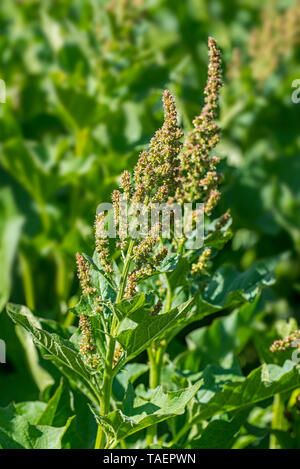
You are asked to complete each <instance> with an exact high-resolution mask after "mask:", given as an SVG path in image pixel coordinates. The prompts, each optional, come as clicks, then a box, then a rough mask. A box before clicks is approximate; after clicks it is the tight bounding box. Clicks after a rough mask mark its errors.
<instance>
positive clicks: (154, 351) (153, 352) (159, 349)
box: [146, 275, 172, 447]
mask: <svg viewBox="0 0 300 469" xmlns="http://www.w3.org/2000/svg"><path fill="white" fill-rule="evenodd" d="M165 278H166V281H167V295H166V301H165V306H164V313H166V312H167V311H169V310H170V308H171V306H172V289H171V285H170V282H169V279H168V276H167V275H165ZM165 351H166V343H165V341H162V342H161V343H160V344H158V345H156V346H155V345H153V346H152V347H149V348H148V357H149V362H150V376H149V385H150V388H152V389H155V388H156V387H157V386H159V385H160V381H161V370H162V365H163V357H164V353H165ZM156 435H157V425H152V426H151V427H150V428H149V429H148V431H147V439H146V443H147V447H148V446H150V445H151V444H152V443H153V442H154V441H155V438H156Z"/></svg>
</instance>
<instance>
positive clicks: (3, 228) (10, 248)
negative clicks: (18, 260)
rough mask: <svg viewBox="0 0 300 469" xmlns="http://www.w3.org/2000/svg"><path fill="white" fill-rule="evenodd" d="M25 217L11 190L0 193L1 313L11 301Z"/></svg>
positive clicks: (2, 190) (3, 190)
mask: <svg viewBox="0 0 300 469" xmlns="http://www.w3.org/2000/svg"><path fill="white" fill-rule="evenodd" d="M23 221H24V220H23V217H22V216H21V215H20V214H19V213H18V211H17V208H16V206H15V203H14V200H13V196H12V193H11V191H10V190H9V189H7V188H5V189H1V191H0V265H1V274H0V275H1V276H0V312H1V311H2V309H3V307H4V306H5V303H6V302H7V301H8V299H9V295H10V288H11V275H12V265H13V261H14V257H15V255H16V249H17V246H18V242H19V239H20V234H21V229H22V225H23Z"/></svg>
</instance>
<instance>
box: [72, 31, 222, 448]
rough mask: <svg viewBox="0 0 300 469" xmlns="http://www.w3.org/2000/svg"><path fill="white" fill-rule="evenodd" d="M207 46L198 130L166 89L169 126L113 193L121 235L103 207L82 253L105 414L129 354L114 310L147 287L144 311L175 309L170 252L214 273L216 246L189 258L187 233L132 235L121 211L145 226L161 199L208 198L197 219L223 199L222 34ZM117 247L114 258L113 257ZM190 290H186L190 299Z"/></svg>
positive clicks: (87, 339)
mask: <svg viewBox="0 0 300 469" xmlns="http://www.w3.org/2000/svg"><path fill="white" fill-rule="evenodd" d="M208 46H209V67H208V80H207V85H206V88H205V104H204V107H203V109H202V112H201V114H200V115H199V116H198V117H196V118H195V119H194V121H193V129H192V131H191V132H190V133H189V134H188V135H187V137H186V139H185V140H183V137H184V134H183V131H182V130H181V128H180V126H179V123H178V117H177V111H176V107H175V101H174V98H173V96H172V95H171V93H170V91H168V90H166V91H164V93H163V97H162V101H163V108H164V122H163V125H162V127H161V128H160V129H159V130H158V131H157V132H156V133H155V135H154V137H153V138H152V139H151V141H150V145H149V148H148V150H146V151H143V152H142V153H141V154H140V156H139V159H138V162H137V164H136V166H135V168H134V170H133V173H132V174H131V173H130V172H129V171H124V172H123V174H122V176H121V182H120V189H119V190H115V191H114V192H113V195H112V201H113V216H114V221H115V227H116V235H117V236H116V237H117V239H116V240H112V241H111V240H110V239H109V238H108V235H107V233H106V231H105V226H106V225H105V224H106V219H105V216H104V214H103V213H99V214H97V217H96V221H95V244H96V249H95V253H94V256H93V259H92V260H91V259H90V258H88V256H82V255H79V254H77V265H78V277H79V280H80V285H81V289H82V295H83V296H82V300H81V303H82V304H83V306H82V309H80V310H79V315H80V321H79V327H80V329H81V336H82V337H81V343H80V352H81V354H82V355H83V357H84V360H85V362H86V363H88V364H89V365H90V366H91V367H92V368H94V369H95V368H97V369H98V368H99V366H100V367H101V366H102V367H103V396H102V400H101V406H100V407H101V414H102V415H106V413H107V412H108V410H109V397H107V395H110V389H111V383H112V376H113V374H114V372H115V370H118V367H119V365H120V364H122V360H123V358H124V353H126V350H125V351H124V349H123V347H122V345H121V344H120V343H119V342H118V341H117V340H116V337H117V334H116V333H117V331H118V325H119V321H120V317H119V316H118V315H117V314H115V312H116V311H119V312H120V308H121V306H120V305H122V302H126V301H127V302H129V301H133V300H134V299H135V298H138V295H140V294H141V292H142V291H144V292H145V291H146V292H147V294H148V293H149V294H150V293H151V295H152V296H151V295H150V296H151V298H152V299H151V300H150V299H149V300H148V299H147V301H149V304H147V307H146V308H145V314H148V315H149V316H153V317H154V316H157V315H161V314H164V313H167V312H169V311H170V309H171V308H172V301H173V300H172V286H171V283H170V281H169V277H168V275H167V274H166V273H165V272H166V270H163V267H162V266H163V263H166V260H167V259H168V256H170V255H173V256H175V257H174V258H173V260H174V259H175V258H176V259H177V262H178V259H179V258H181V257H182V256H183V252H184V251H185V252H186V254H187V256H186V257H185V259H186V260H185V262H188V265H189V268H188V269H187V275H190V276H195V278H196V279H197V278H199V276H200V277H201V275H207V267H208V264H209V261H210V257H211V254H212V249H211V248H210V246H209V245H208V246H204V247H203V249H200V250H199V249H198V251H196V255H198V260H197V258H196V259H195V256H194V255H193V256H192V257H193V258H189V257H188V254H189V251H188V249H189V248H187V247H186V244H185V242H186V237H185V235H182V237H180V238H179V239H176V240H174V239H172V241H170V239H166V238H164V236H163V232H162V224H161V222H160V220H158V221H157V222H156V223H155V224H154V225H153V226H151V229H149V230H148V231H147V232H146V234H145V235H144V236H140V237H133V236H131V232H130V230H129V233H128V225H130V224H131V221H132V215H130V214H129V218H128V219H127V218H126V223H125V224H124V222H123V221H122V216H121V215H122V213H123V212H122V211H123V210H124V204H125V205H126V207H127V206H129V207H138V210H137V211H134V215H133V218H134V221H135V222H136V225H138V224H139V221H138V220H137V219H138V218H139V217H138V215H139V214H140V213H141V212H143V213H144V215H146V219H148V217H150V214H151V211H152V209H153V207H154V206H155V205H156V204H165V205H167V206H171V205H172V204H174V203H175V204H177V206H179V208H180V210H181V207H182V206H183V205H184V204H185V203H188V204H194V203H196V202H197V203H200V204H202V213H200V212H199V209H194V208H193V209H192V217H191V218H192V223H194V224H195V222H197V217H199V216H204V215H205V216H210V215H211V213H212V211H213V209H214V208H215V206H216V204H217V202H218V200H219V198H220V192H219V189H218V185H219V183H220V175H219V174H218V173H217V164H218V163H219V158H218V157H217V156H214V155H212V151H213V149H214V148H215V146H216V145H217V143H218V142H219V139H220V129H219V127H218V126H217V124H216V122H215V119H216V117H217V108H218V99H219V92H220V88H221V86H222V70H221V54H220V51H219V49H218V47H217V44H216V41H215V40H214V39H212V38H209V41H208ZM126 210H127V208H126ZM121 212H122V213H121ZM173 216H174V214H173ZM130 217H131V218H130ZM228 219H229V214H228V213H226V214H225V215H223V217H221V218H220V219H219V220H217V221H216V222H215V223H214V225H213V228H212V230H214V231H217V230H221V229H223V228H224V226H225V225H226V224H227V222H228ZM128 220H129V223H128ZM173 221H174V218H173ZM174 226H175V222H174ZM174 226H173V232H174V229H175V228H174ZM210 226H212V225H210ZM112 246H113V250H114V256H113V259H114V261H112V257H111V256H110V249H112ZM194 254H195V253H194ZM174 262H175V261H174ZM175 268H176V267H174V268H173V270H174V269H175ZM90 269H91V271H92V272H94V275H92V274H91V272H90ZM95 271H96V272H97V275H96V277H97V280H96V281H95ZM154 275H157V276H158V280H157V281H156V282H154V284H153V283H152V284H151V285H150V284H147V283H146V285H145V286H144V287H142V285H141V283H142V282H143V281H147V279H149V278H150V277H153V276H154ZM99 279H100V280H99ZM140 285H141V288H142V289H140ZM153 285H154V286H153ZM143 288H144V290H143ZM153 288H154V291H152V290H153ZM191 295H192V294H191V293H189V292H187V294H186V298H187V299H188V298H190V297H191ZM148 296H149V295H148ZM129 304H130V303H129ZM121 309H122V308H121ZM91 317H93V318H96V319H97V320H98V324H100V326H99V327H100V328H101V331H100V335H99V334H98V339H95V334H94V332H95V331H94V330H93V324H94V323H93V322H92V321H91ZM98 343H102V344H103V343H104V346H103V347H102V349H101V347H100V349H101V350H100V349H99V347H98V345H97V344H98ZM166 344H167V340H166V339H165V338H163V340H160V341H159V342H157V343H154V342H153V343H152V344H150V346H149V348H148V355H149V360H150V375H151V376H150V383H151V386H152V387H155V386H157V385H158V384H159V380H160V369H161V367H162V357H163V352H164V350H165V347H166ZM103 438H104V437H103V435H102V434H101V432H100V434H99V435H98V438H97V441H98V443H97V444H99V446H100V447H101V445H103Z"/></svg>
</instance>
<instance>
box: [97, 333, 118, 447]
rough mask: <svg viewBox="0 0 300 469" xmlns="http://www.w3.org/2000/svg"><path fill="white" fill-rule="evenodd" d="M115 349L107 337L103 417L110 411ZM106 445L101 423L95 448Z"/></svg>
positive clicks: (101, 413) (101, 406)
mask: <svg viewBox="0 0 300 469" xmlns="http://www.w3.org/2000/svg"><path fill="white" fill-rule="evenodd" d="M114 351H115V339H113V338H112V337H110V338H109V341H108V348H107V354H106V360H105V369H104V375H103V388H102V395H101V398H100V415H101V416H102V417H105V416H106V415H107V414H108V413H109V411H110V398H111V390H112V380H113V358H114ZM105 445H106V436H105V432H104V431H103V429H102V427H101V425H98V432H97V438H96V444H95V449H104V448H105Z"/></svg>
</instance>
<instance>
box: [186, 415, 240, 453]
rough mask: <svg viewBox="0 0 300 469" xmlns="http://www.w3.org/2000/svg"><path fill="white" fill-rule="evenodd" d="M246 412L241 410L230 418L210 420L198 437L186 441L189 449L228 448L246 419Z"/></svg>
mask: <svg viewBox="0 0 300 469" xmlns="http://www.w3.org/2000/svg"><path fill="white" fill-rule="evenodd" d="M247 414H248V412H246V413H245V412H241V413H240V414H238V415H236V416H235V417H233V418H232V419H231V420H229V421H228V420H225V419H224V420H223V419H217V420H212V421H211V422H210V423H209V424H208V425H207V427H205V429H204V430H203V432H202V434H201V436H200V438H196V439H194V440H192V441H191V442H189V443H188V445H187V447H188V448H191V449H230V448H231V447H232V445H233V443H234V441H235V438H236V436H237V434H238V433H239V431H240V429H241V426H242V425H243V423H244V422H245V420H246V417H247Z"/></svg>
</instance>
